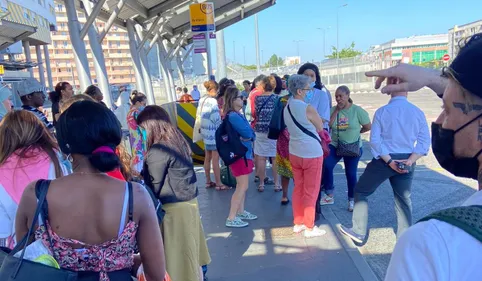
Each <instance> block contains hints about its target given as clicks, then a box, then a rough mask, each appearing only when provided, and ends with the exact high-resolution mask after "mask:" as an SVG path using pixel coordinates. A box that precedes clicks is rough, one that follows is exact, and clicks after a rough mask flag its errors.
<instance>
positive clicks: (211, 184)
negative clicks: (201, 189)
mask: <svg viewBox="0 0 482 281" xmlns="http://www.w3.org/2000/svg"><path fill="white" fill-rule="evenodd" d="M214 187H216V183H215V182H207V183H206V188H214Z"/></svg>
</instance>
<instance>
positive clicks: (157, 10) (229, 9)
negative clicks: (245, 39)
mask: <svg viewBox="0 0 482 281" xmlns="http://www.w3.org/2000/svg"><path fill="white" fill-rule="evenodd" d="M89 1H91V2H93V3H97V2H99V1H100V0H89ZM120 2H125V4H124V5H122V6H121V9H120V10H119V9H118V7H119V5H121V4H120ZM202 2H208V1H206V0H106V1H105V3H104V5H103V6H102V9H101V11H100V13H99V16H98V18H99V19H100V20H102V21H108V19H109V17H111V15H112V14H113V13H116V14H117V16H116V17H115V19H114V25H116V26H118V27H121V28H124V29H125V28H126V21H127V20H129V19H131V20H134V21H135V22H137V23H139V24H141V25H142V26H143V27H144V29H145V30H148V29H149V28H150V27H151V25H152V24H157V25H158V26H159V27H160V26H161V25H162V24H163V23H165V22H167V23H166V24H164V27H163V29H162V32H161V35H162V37H163V38H164V39H167V40H168V41H170V42H171V43H173V42H174V41H175V40H176V39H179V37H180V36H182V40H180V41H179V42H178V44H181V45H186V44H187V43H188V42H189V41H191V40H190V39H191V38H192V34H190V21H189V5H190V4H193V3H202ZM209 2H213V3H214V8H215V12H214V14H215V16H216V30H221V29H224V28H226V27H228V26H230V25H232V24H235V23H236V22H238V21H241V20H243V19H244V18H246V17H249V16H251V15H254V14H255V13H258V12H260V11H262V10H264V9H266V8H269V7H271V6H273V5H274V4H276V0H209ZM80 3H81V0H77V1H76V5H77V6H78V7H79V8H80V7H81V4H80ZM80 10H82V9H80ZM158 17H161V18H160V19H159V20H157V21H156V19H157V18H158ZM154 30H156V29H154ZM146 35H147V34H146ZM148 36H149V37H148V38H149V39H150V38H152V37H153V36H154V34H148Z"/></svg>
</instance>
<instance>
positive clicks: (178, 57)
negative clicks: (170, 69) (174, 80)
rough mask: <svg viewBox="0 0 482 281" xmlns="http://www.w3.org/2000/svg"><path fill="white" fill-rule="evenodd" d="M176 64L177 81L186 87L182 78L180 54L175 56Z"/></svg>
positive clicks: (182, 70) (184, 79) (182, 69)
mask: <svg viewBox="0 0 482 281" xmlns="http://www.w3.org/2000/svg"><path fill="white" fill-rule="evenodd" d="M176 64H177V69H178V75H179V80H181V85H183V86H186V78H185V77H184V67H183V65H182V60H181V54H178V55H177V56H176Z"/></svg>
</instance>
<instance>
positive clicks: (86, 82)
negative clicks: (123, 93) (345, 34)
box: [64, 0, 92, 90]
mask: <svg viewBox="0 0 482 281" xmlns="http://www.w3.org/2000/svg"><path fill="white" fill-rule="evenodd" d="M64 3H65V10H66V12H67V19H68V22H67V26H68V28H69V34H70V41H71V44H72V50H73V52H74V58H75V66H76V68H77V77H78V78H79V84H80V88H81V90H85V89H86V88H87V87H88V86H90V85H91V84H92V80H91V78H90V71H89V61H88V60H87V53H86V49H85V44H84V41H83V40H82V39H80V23H79V19H78V18H77V11H76V10H75V1H74V0H65V1H64Z"/></svg>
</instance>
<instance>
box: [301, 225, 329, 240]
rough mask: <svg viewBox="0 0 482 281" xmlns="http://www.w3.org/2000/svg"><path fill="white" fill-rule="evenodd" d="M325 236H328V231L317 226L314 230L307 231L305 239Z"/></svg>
mask: <svg viewBox="0 0 482 281" xmlns="http://www.w3.org/2000/svg"><path fill="white" fill-rule="evenodd" d="M325 234H326V231H324V230H323V229H320V228H318V226H315V227H313V228H312V229H306V230H305V238H312V237H318V236H323V235H325Z"/></svg>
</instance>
